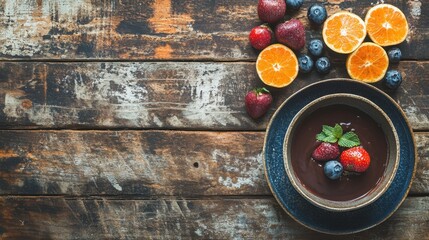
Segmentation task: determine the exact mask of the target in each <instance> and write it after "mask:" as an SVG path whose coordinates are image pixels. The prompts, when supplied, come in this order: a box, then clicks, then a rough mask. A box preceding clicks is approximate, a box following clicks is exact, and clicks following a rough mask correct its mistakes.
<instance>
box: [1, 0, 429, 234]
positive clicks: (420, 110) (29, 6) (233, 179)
mask: <svg viewBox="0 0 429 240" xmlns="http://www.w3.org/2000/svg"><path fill="white" fill-rule="evenodd" d="M314 2H315V1H306V2H305V3H304V6H303V8H302V9H301V11H299V12H298V13H295V14H293V16H294V17H298V18H299V19H301V20H302V21H303V22H304V23H305V24H306V30H307V37H308V38H310V37H320V29H315V28H311V27H310V26H308V22H307V18H306V10H307V8H308V6H310V4H312V3H314ZM320 2H321V1H320ZM325 2H326V1H325ZM385 2H386V3H387V2H388V3H392V4H394V5H396V6H398V7H399V8H401V9H402V10H403V12H404V13H405V15H406V16H407V18H408V21H409V25H410V33H409V37H408V38H407V40H406V42H404V43H403V44H401V45H400V48H401V49H402V51H403V57H404V60H403V61H401V62H400V63H399V64H398V65H394V66H393V68H397V69H399V70H400V71H401V72H402V74H403V76H404V82H403V84H402V86H401V87H400V88H399V89H398V90H396V91H387V90H386V89H385V88H384V87H383V86H381V85H376V86H377V87H379V88H380V89H382V90H383V91H386V92H387V93H388V94H389V95H391V96H392V97H393V98H394V99H395V100H396V101H397V102H398V103H399V104H400V106H401V107H402V109H403V110H404V112H405V113H406V116H407V117H408V120H409V122H410V124H411V126H412V128H413V130H414V136H415V140H416V143H417V151H418V161H419V162H418V166H417V172H416V177H415V180H414V183H413V185H412V187H411V191H410V194H409V196H408V197H407V199H406V200H405V202H404V203H403V205H402V206H401V207H400V208H399V210H398V211H397V212H396V213H395V214H394V215H393V216H392V217H391V218H390V219H388V220H387V221H385V222H384V223H382V224H380V225H378V226H377V227H374V228H372V229H370V230H368V231H364V232H361V233H358V234H354V235H352V236H351V237H352V238H354V239H368V238H370V239H381V238H389V239H429V84H428V83H429V81H428V80H429V78H428V75H429V63H428V62H427V60H428V58H429V51H428V47H429V45H428V43H429V29H428V26H429V10H428V9H429V6H428V5H429V2H428V1H427V0H420V1H419V0H407V1H406V0H396V1H394V0H391V1H390V0H389V1H387V0H386V1H385ZM375 3H376V1H375V0H374V1H368V0H365V1H341V0H340V1H334V0H330V1H327V2H326V7H327V9H328V13H329V14H332V13H333V12H336V11H338V10H340V9H344V10H348V11H352V12H354V13H356V14H358V15H360V16H362V17H363V16H365V13H366V12H367V10H368V9H369V8H370V7H371V6H372V5H374V4H375ZM256 5H257V1H256V0H254V1H249V0H234V1H228V0H219V1H214V0H183V1H172V0H152V1H147V0H141V1H137V0H116V1H114V0H112V1H110V0H103V1H89V0H67V1H65V0H37V1H19V0H3V1H0V23H1V24H0V33H1V34H0V59H1V62H0V124H1V132H0V193H1V196H0V209H1V210H0V236H1V238H2V239H146V238H149V239H189V238H211V239H247V238H253V239H273V238H276V239H288V238H290V239H309V238H318V239H321V238H329V239H336V238H337V237H331V236H328V235H325V234H321V233H317V232H314V231H312V230H309V229H307V228H305V227H303V226H301V225H300V224H298V223H296V222H295V221H294V220H293V219H292V218H291V217H289V216H288V215H287V214H286V213H285V212H284V211H283V210H282V208H281V207H280V206H279V205H278V203H277V202H276V200H275V199H274V198H273V196H272V194H271V192H270V190H269V188H268V186H267V183H266V180H265V176H264V169H263V164H262V155H261V151H262V147H263V141H264V134H265V129H266V127H267V123H268V121H269V118H270V117H271V116H272V114H273V112H274V111H275V109H276V108H277V107H278V106H279V105H280V104H281V103H282V102H283V101H284V100H285V99H286V98H287V97H288V96H290V95H291V94H292V93H294V92H296V91H297V90H299V89H300V88H302V87H304V86H306V85H308V84H310V83H314V82H317V81H320V80H322V79H328V78H334V77H347V73H346V71H345V67H344V65H345V63H344V59H345V57H344V56H339V55H335V54H332V52H328V53H327V55H328V56H329V57H330V58H331V59H332V60H333V61H334V62H335V63H334V67H333V70H332V71H331V72H330V73H329V74H328V75H324V76H320V75H318V74H316V73H311V74H309V75H305V76H304V75H299V76H298V78H297V80H296V81H295V82H294V83H293V84H292V85H290V86H289V87H287V88H285V89H279V90H273V95H274V99H275V100H274V104H273V107H272V109H271V110H270V112H269V113H268V114H267V116H266V117H264V118H263V119H262V120H261V121H253V120H251V119H250V118H249V117H248V116H247V114H246V112H245V109H244V103H243V99H244V95H245V93H246V92H247V91H248V90H250V89H252V88H254V87H259V86H262V84H261V82H260V80H259V79H258V77H257V74H256V71H255V59H256V57H257V54H258V52H257V51H255V50H254V49H252V48H251V46H250V45H249V43H248V33H249V31H250V29H251V28H252V27H253V26H256V25H258V24H259V23H260V22H259V20H258V17H257V13H256ZM356 221H359V219H356ZM341 238H342V237H338V239H341Z"/></svg>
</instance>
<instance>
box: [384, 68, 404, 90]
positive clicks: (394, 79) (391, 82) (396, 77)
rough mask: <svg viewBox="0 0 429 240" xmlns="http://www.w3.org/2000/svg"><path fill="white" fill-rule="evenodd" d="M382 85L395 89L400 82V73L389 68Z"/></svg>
mask: <svg viewBox="0 0 429 240" xmlns="http://www.w3.org/2000/svg"><path fill="white" fill-rule="evenodd" d="M383 82H384V85H386V87H388V88H390V89H397V88H398V87H399V85H401V82H402V76H401V73H400V72H398V71H396V70H389V71H387V73H386V76H384V81H383Z"/></svg>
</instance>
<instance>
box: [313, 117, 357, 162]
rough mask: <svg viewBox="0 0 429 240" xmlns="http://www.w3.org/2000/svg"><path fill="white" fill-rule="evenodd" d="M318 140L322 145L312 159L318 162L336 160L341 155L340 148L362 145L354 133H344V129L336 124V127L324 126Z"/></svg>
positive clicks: (317, 136) (317, 137)
mask: <svg viewBox="0 0 429 240" xmlns="http://www.w3.org/2000/svg"><path fill="white" fill-rule="evenodd" d="M316 139H317V140H318V141H321V142H322V143H321V144H320V145H319V146H318V147H317V148H316V149H315V150H314V152H313V154H312V155H311V157H312V158H313V159H315V160H318V161H327V160H331V159H336V158H337V157H338V156H339V155H340V148H339V147H354V146H357V145H359V144H360V141H359V138H358V136H357V135H356V134H355V133H354V132H346V133H343V128H342V127H341V126H340V125H339V124H335V126H334V127H331V126H327V125H323V126H322V132H320V133H319V134H317V135H316Z"/></svg>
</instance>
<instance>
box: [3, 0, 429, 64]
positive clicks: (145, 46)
mask: <svg viewBox="0 0 429 240" xmlns="http://www.w3.org/2000/svg"><path fill="white" fill-rule="evenodd" d="M314 2H316V1H314V0H313V1H306V2H305V3H304V6H303V8H302V9H301V10H300V11H299V12H298V13H294V14H292V15H291V16H292V17H297V18H299V19H300V20H302V21H303V23H304V24H305V25H306V28H307V36H308V37H309V38H310V37H314V36H320V29H314V28H311V27H310V26H309V25H308V20H307V18H306V12H307V8H308V7H309V6H310V5H311V4H312V3H314ZM384 2H386V3H392V4H394V5H396V6H398V7H400V8H401V9H402V10H403V11H404V13H405V15H406V16H407V18H408V20H409V24H410V29H411V31H410V35H409V37H408V39H407V41H406V42H405V43H404V44H403V46H402V49H403V52H404V54H403V55H404V57H405V58H406V59H428V58H429V54H428V52H427V51H426V49H425V47H426V46H427V45H428V43H429V35H428V32H429V31H428V25H429V18H428V16H429V12H428V11H429V10H428V9H427V8H425V7H423V6H422V1H419V0H417V1H415V0H386V1H384ZM373 4H374V3H373V2H371V1H368V0H366V1H353V2H352V3H351V2H349V1H344V0H340V1H334V0H332V1H329V2H327V3H326V6H327V9H328V13H329V14H332V13H334V12H337V11H339V10H341V9H343V10H349V11H353V12H354V13H356V14H358V15H360V16H361V17H362V18H364V16H365V14H366V12H367V10H368V9H369V8H370V7H371V6H372V5H373ZM256 6H257V1H247V0H235V1H228V0H221V1H211V0H205V1H201V0H185V1H171V0H144V1H120V0H111V1H89V0H74V1H61V0H40V1H25V3H23V2H22V1H19V0H2V1H0V32H2V34H1V35H0V42H1V43H2V44H1V45H0V59H22V58H26V59H28V58H32V59H73V60H75V59H141V60H143V59H170V60H171V59H211V60H213V59H215V60H243V59H255V58H256V56H257V52H256V51H254V49H252V48H251V46H250V44H249V43H248V33H249V31H250V29H251V28H252V27H254V26H256V25H258V24H260V21H259V19H258V16H257V11H256Z"/></svg>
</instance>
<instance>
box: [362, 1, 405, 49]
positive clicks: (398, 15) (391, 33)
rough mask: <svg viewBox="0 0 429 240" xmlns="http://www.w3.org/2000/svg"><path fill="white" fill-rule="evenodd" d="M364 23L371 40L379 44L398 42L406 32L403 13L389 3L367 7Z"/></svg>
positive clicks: (386, 44)
mask: <svg viewBox="0 0 429 240" xmlns="http://www.w3.org/2000/svg"><path fill="white" fill-rule="evenodd" d="M365 25H366V30H367V31H368V35H369V37H370V38H371V40H372V41H373V42H375V43H377V44H378V45H380V46H392V45H396V44H399V43H401V42H403V41H404V40H405V38H406V37H407V34H408V22H407V19H406V18H405V15H404V13H403V12H402V11H401V10H400V9H399V8H397V7H395V6H393V5H390V4H379V5H376V6H374V7H372V8H371V9H369V11H368V13H367V14H366V16H365Z"/></svg>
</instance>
